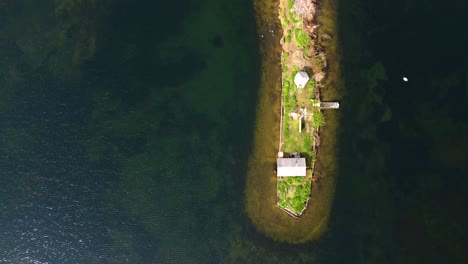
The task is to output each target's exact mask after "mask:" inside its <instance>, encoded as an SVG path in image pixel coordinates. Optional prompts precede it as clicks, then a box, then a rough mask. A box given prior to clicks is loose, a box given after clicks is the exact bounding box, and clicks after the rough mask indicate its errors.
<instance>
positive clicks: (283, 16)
mask: <svg viewBox="0 0 468 264" xmlns="http://www.w3.org/2000/svg"><path fill="white" fill-rule="evenodd" d="M281 24H282V25H283V26H284V27H287V26H289V24H290V22H289V20H288V17H287V15H286V11H285V12H283V13H282V14H281Z"/></svg>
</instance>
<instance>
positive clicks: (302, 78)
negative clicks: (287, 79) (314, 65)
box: [294, 71, 310, 88]
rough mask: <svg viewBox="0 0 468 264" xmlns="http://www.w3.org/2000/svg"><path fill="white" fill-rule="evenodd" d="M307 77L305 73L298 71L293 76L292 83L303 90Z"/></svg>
mask: <svg viewBox="0 0 468 264" xmlns="http://www.w3.org/2000/svg"><path fill="white" fill-rule="evenodd" d="M309 79H310V78H309V75H308V74H307V72H305V71H300V72H298V73H296V76H294V83H295V84H296V86H297V87H298V88H304V86H306V84H307V82H308V81H309Z"/></svg>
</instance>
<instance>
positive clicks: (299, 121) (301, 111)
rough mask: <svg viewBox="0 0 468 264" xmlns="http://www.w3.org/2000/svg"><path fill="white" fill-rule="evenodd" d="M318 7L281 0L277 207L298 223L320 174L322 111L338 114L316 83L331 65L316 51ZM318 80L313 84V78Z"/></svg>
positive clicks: (292, 0)
mask: <svg viewBox="0 0 468 264" xmlns="http://www.w3.org/2000/svg"><path fill="white" fill-rule="evenodd" d="M315 10H316V5H315V4H314V3H313V2H312V1H307V0H281V1H280V21H281V26H282V29H283V38H282V39H281V46H282V48H283V50H282V54H281V69H282V85H281V86H282V89H281V94H282V95H281V121H280V122H281V124H280V131H279V132H280V136H279V138H280V142H279V150H278V158H277V169H276V174H277V184H276V186H277V188H276V189H277V206H278V207H279V208H281V209H282V210H284V211H285V212H286V213H288V214H290V215H291V216H293V217H299V216H300V215H301V214H302V213H303V212H304V210H305V209H306V208H307V204H308V202H309V198H310V197H311V195H313V194H312V193H311V186H312V184H313V183H315V182H317V181H319V177H317V175H315V174H314V164H315V161H316V159H317V148H318V147H319V146H320V137H319V130H320V127H321V126H323V125H324V124H325V118H324V115H323V113H322V110H321V109H326V108H338V107H339V103H337V102H326V103H323V102H320V91H319V89H317V86H316V82H317V83H318V82H320V81H322V80H323V79H324V77H325V68H326V61H325V59H324V56H323V55H321V53H320V52H318V51H316V50H315V49H314V45H313V44H314V36H315V35H314V29H315V28H316V26H315V25H314V23H308V24H306V23H305V21H312V22H313V21H314V15H315ZM311 77H312V78H311Z"/></svg>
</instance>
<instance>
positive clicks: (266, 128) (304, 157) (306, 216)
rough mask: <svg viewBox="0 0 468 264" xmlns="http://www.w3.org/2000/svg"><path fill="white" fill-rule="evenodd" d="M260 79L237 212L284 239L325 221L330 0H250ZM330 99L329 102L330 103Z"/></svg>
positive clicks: (331, 130) (335, 63)
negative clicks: (241, 205)
mask: <svg viewBox="0 0 468 264" xmlns="http://www.w3.org/2000/svg"><path fill="white" fill-rule="evenodd" d="M254 8H255V12H256V22H257V30H258V36H259V39H260V42H259V44H260V59H261V67H260V68H261V78H260V80H259V81H260V87H259V90H258V100H257V109H256V120H255V128H254V137H253V142H252V151H251V153H250V155H249V160H248V164H247V178H246V183H245V211H246V215H247V216H248V218H249V220H250V221H251V223H252V224H253V226H255V228H256V230H257V231H259V232H260V233H262V234H264V235H266V236H267V237H269V238H271V239H273V240H276V241H282V242H286V243H291V244H300V243H305V242H309V241H316V240H318V239H320V238H321V237H323V235H324V234H325V232H326V230H327V227H328V225H329V219H330V216H331V211H332V206H333V200H334V196H335V188H336V175H337V164H338V162H337V152H336V146H337V142H336V141H337V136H336V135H337V131H338V124H339V118H340V111H334V110H325V109H326V108H330V109H336V108H337V107H340V104H339V103H338V102H339V101H341V97H340V96H339V94H338V92H337V91H338V89H337V88H338V87H342V79H341V75H340V67H339V61H340V56H339V47H338V45H337V41H336V21H337V19H336V17H337V6H336V2H335V1H334V0H319V1H313V0H296V1H294V0H279V1H275V2H271V1H269V0H254ZM334 101H337V102H334Z"/></svg>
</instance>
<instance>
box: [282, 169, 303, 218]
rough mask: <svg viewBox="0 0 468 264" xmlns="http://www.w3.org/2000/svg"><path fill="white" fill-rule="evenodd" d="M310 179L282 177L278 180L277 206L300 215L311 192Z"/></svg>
mask: <svg viewBox="0 0 468 264" xmlns="http://www.w3.org/2000/svg"><path fill="white" fill-rule="evenodd" d="M310 187H311V178H310V177H283V178H279V179H278V183H277V193H278V206H280V207H281V208H284V209H287V210H289V211H291V212H293V213H294V214H295V215H300V214H301V213H302V211H303V210H304V209H305V206H306V204H307V200H308V199H309V197H310V192H311V188H310Z"/></svg>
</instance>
